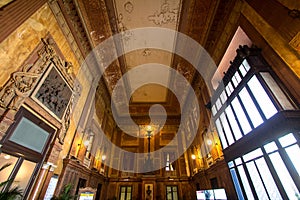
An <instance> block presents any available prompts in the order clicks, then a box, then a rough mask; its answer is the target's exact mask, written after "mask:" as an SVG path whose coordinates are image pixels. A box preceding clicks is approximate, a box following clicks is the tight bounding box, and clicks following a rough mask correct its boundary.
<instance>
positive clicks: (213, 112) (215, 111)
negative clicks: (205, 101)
mask: <svg viewBox="0 0 300 200" xmlns="http://www.w3.org/2000/svg"><path fill="white" fill-rule="evenodd" d="M212 114H213V115H215V114H217V109H216V106H215V105H214V106H213V107H212Z"/></svg>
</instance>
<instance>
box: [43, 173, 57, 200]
mask: <svg viewBox="0 0 300 200" xmlns="http://www.w3.org/2000/svg"><path fill="white" fill-rule="evenodd" d="M57 182H58V176H57V175H54V176H52V177H51V179H50V183H49V185H48V188H47V191H46V194H45V196H44V200H51V198H52V197H53V195H54V192H55V188H56V185H57Z"/></svg>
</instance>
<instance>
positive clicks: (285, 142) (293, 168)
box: [228, 133, 300, 199]
mask: <svg viewBox="0 0 300 200" xmlns="http://www.w3.org/2000/svg"><path fill="white" fill-rule="evenodd" d="M299 155H300V148H299V141H298V142H297V139H296V137H295V135H294V133H289V134H286V135H284V136H282V137H280V138H278V139H276V140H274V141H271V142H269V143H268V144H266V145H263V146H262V147H260V148H257V149H255V150H253V151H251V152H249V153H247V154H245V155H243V156H242V157H238V158H236V159H234V160H232V161H230V162H229V163H228V166H229V168H230V172H231V174H232V177H233V180H234V185H235V188H236V189H237V191H238V194H239V197H240V199H244V196H246V197H247V198H248V199H253V198H258V199H297V197H299V194H300V193H299V191H300V190H299V189H300V188H299V185H298V186H297V183H298V184H299V180H298V179H299V175H300V161H299V159H298V157H299ZM291 174H296V176H295V177H292V176H291ZM239 179H240V180H241V184H240V182H239ZM243 191H244V194H245V195H243Z"/></svg>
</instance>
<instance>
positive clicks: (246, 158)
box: [243, 148, 263, 162]
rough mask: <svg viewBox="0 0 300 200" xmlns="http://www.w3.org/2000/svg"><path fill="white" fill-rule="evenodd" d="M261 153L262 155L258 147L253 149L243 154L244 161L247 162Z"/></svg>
mask: <svg viewBox="0 0 300 200" xmlns="http://www.w3.org/2000/svg"><path fill="white" fill-rule="evenodd" d="M262 155H263V153H262V151H261V149H260V148H258V149H255V150H254V151H251V152H249V153H247V154H245V155H244V156H243V159H244V162H247V161H249V160H252V159H254V158H257V157H259V156H262Z"/></svg>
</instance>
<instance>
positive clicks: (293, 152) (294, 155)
mask: <svg viewBox="0 0 300 200" xmlns="http://www.w3.org/2000/svg"><path fill="white" fill-rule="evenodd" d="M285 151H286V153H287V154H288V156H289V157H290V159H291V161H292V163H293V165H294V167H295V168H296V170H297V172H298V176H300V160H299V155H300V148H299V146H298V145H297V144H295V145H293V146H291V147H288V148H286V149H285Z"/></svg>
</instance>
